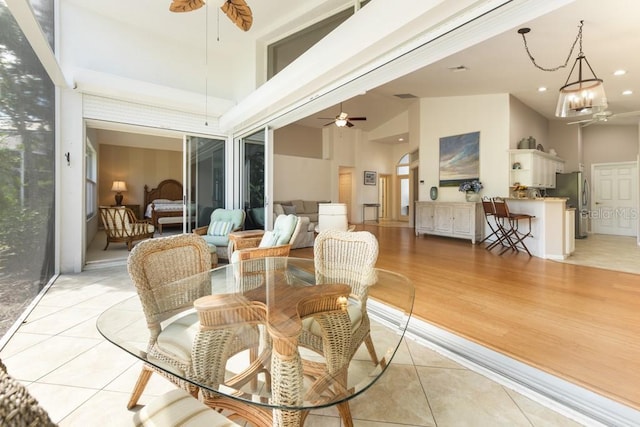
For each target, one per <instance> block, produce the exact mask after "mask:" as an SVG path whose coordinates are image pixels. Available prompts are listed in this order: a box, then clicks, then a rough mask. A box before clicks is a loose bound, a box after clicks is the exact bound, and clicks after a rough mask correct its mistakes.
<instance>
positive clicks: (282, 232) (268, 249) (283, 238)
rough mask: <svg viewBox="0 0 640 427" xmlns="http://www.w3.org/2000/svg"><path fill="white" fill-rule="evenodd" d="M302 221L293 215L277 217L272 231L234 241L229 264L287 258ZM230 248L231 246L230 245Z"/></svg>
mask: <svg viewBox="0 0 640 427" xmlns="http://www.w3.org/2000/svg"><path fill="white" fill-rule="evenodd" d="M301 227H302V221H300V218H298V217H297V216H295V215H279V216H278V218H276V221H275V223H274V224H273V230H272V231H266V232H265V233H264V234H263V235H262V236H258V237H250V238H242V239H234V242H233V243H234V244H233V247H234V249H235V250H234V251H233V252H232V253H231V257H230V260H231V262H237V261H239V260H245V259H255V258H264V257H277V256H289V251H290V250H291V244H292V243H293V242H294V241H295V240H296V238H297V237H298V234H299V233H300V229H301ZM230 247H231V245H230Z"/></svg>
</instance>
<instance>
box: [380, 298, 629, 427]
mask: <svg viewBox="0 0 640 427" xmlns="http://www.w3.org/2000/svg"><path fill="white" fill-rule="evenodd" d="M368 308H369V310H370V311H371V314H372V316H371V317H372V318H374V319H376V320H378V321H381V322H385V321H387V319H393V318H396V319H397V318H398V317H397V316H398V313H393V312H392V310H391V309H390V308H389V307H388V306H386V305H384V304H381V303H379V302H377V301H373V300H371V299H369V302H368ZM406 337H407V338H409V339H413V340H415V341H417V342H419V343H421V344H423V345H425V346H426V347H428V348H430V349H432V350H434V351H436V352H438V353H440V354H442V355H443V356H445V357H447V358H449V359H451V360H454V361H455V362H457V363H460V364H461V365H463V366H465V367H467V368H468V369H470V370H472V371H474V372H477V373H479V374H482V375H484V376H486V377H488V378H489V379H491V380H492V381H495V382H497V383H499V384H502V385H503V386H505V387H508V388H510V389H513V390H515V391H517V392H519V393H521V394H523V395H525V396H527V397H528V398H530V399H532V400H534V401H536V402H538V403H540V404H542V405H544V406H546V407H549V408H551V409H553V410H554V411H556V412H558V413H561V414H562V415H564V416H566V417H568V418H571V419H573V420H575V421H576V422H579V423H581V424H583V425H586V426H594V427H595V426H616V427H618V426H619V427H634V426H639V425H640V411H637V410H635V409H633V408H631V407H629V406H626V405H623V404H621V403H619V402H616V401H614V400H611V399H609V398H607V397H604V396H601V395H599V394H597V393H594V392H592V391H590V390H587V389H585V388H583V387H580V386H577V385H575V384H573V383H571V382H568V381H566V380H563V379H561V378H558V377H556V376H553V375H550V374H548V373H546V372H544V371H541V370H539V369H536V368H534V367H532V366H529V365H527V364H525V363H522V362H519V361H517V360H514V359H512V358H510V357H508V356H505V355H503V354H501V353H498V352H496V351H493V350H490V349H488V348H486V347H483V346H481V345H479V344H476V343H474V342H472V341H469V340H467V339H465V338H462V337H460V336H458V335H455V334H453V333H450V332H447V331H445V330H443V329H440V328H438V327H436V326H434V325H432V324H430V323H428V322H425V321H422V320H420V319H416V318H413V317H412V318H411V319H410V320H409V325H408V327H407V331H406Z"/></svg>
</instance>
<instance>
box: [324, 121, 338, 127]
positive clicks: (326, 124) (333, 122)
mask: <svg viewBox="0 0 640 427" xmlns="http://www.w3.org/2000/svg"><path fill="white" fill-rule="evenodd" d="M332 124H335V120H334V121H332V122H329V123H325V124H323V125H322V126H329V125H332Z"/></svg>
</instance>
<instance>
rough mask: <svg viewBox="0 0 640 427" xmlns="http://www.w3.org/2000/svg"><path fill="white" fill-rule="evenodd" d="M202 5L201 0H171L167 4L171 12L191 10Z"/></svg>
mask: <svg viewBox="0 0 640 427" xmlns="http://www.w3.org/2000/svg"><path fill="white" fill-rule="evenodd" d="M202 6H204V1H203V0H173V2H172V3H171V4H170V5H169V10H170V11H171V12H176V13H180V12H191V11H192V10H197V9H200V8H201V7H202Z"/></svg>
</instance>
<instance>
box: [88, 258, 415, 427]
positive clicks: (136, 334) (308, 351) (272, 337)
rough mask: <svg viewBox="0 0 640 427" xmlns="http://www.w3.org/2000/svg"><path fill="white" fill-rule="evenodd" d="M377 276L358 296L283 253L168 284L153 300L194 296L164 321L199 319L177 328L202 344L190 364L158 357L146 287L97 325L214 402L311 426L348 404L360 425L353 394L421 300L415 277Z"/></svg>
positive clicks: (277, 421)
mask: <svg viewBox="0 0 640 427" xmlns="http://www.w3.org/2000/svg"><path fill="white" fill-rule="evenodd" d="M368 277H369V278H368V280H367V283H366V290H367V292H366V296H365V297H364V299H363V298H360V299H355V297H354V294H353V292H352V289H353V288H352V287H353V284H350V285H351V286H350V285H348V284H344V283H340V282H339V281H337V282H336V283H332V282H330V283H327V281H326V280H325V283H323V284H316V275H315V267H314V261H313V259H303V258H293V257H283V258H263V259H253V260H246V261H241V262H238V263H232V264H228V265H222V266H220V267H218V268H215V269H212V270H210V271H208V272H205V273H201V274H198V275H195V276H191V277H188V278H185V279H183V280H180V281H177V282H172V283H168V284H166V285H163V287H166V289H164V290H163V292H158V293H156V295H162V296H161V297H156V298H157V299H156V300H155V301H151V303H152V304H156V305H159V306H162V305H163V304H165V302H166V301H163V299H172V300H175V299H176V298H177V299H184V300H185V301H186V302H187V304H183V306H184V308H183V309H180V310H177V312H176V313H175V314H174V315H173V317H171V318H170V319H169V320H167V321H165V322H163V324H162V327H163V328H164V327H166V325H168V324H170V323H172V322H181V321H182V322H184V321H185V320H184V319H188V318H192V319H196V321H195V322H194V324H193V326H192V327H189V328H188V331H187V332H185V335H186V336H182V337H171V339H175V340H185V339H186V340H190V342H191V343H192V344H191V355H190V359H191V360H190V361H189V362H188V365H189V367H188V368H187V369H186V370H185V371H184V372H176V371H175V370H172V369H171V368H169V367H167V365H166V364H164V363H162V361H159V360H157V359H155V358H153V357H149V354H148V346H149V343H150V338H151V333H150V328H149V327H148V319H147V317H146V316H145V312H144V309H143V304H142V303H141V300H140V297H139V296H138V295H136V296H133V297H129V298H127V299H124V300H122V301H121V302H119V303H117V304H115V305H114V306H112V307H110V308H109V309H107V310H106V311H104V312H103V313H102V314H101V315H100V316H99V318H98V320H97V328H98V330H99V331H100V333H101V334H102V335H103V336H104V337H105V338H106V339H107V340H108V341H110V342H111V343H113V344H115V345H116V346H118V347H120V348H121V349H123V350H124V351H126V352H128V353H130V354H132V355H133V356H135V357H136V358H138V359H140V360H142V361H144V362H145V363H147V364H148V366H150V367H151V368H152V369H154V370H157V371H158V370H159V371H162V372H166V373H168V374H171V375H176V376H178V377H180V378H181V379H183V380H184V381H187V382H188V383H191V384H193V385H194V386H196V387H198V388H199V390H200V391H201V392H202V393H203V394H205V395H208V396H209V397H210V398H209V399H208V400H205V403H207V404H209V405H210V406H213V407H216V408H218V409H220V408H222V409H224V408H234V410H235V411H236V412H239V413H242V408H246V410H247V412H248V413H254V414H255V413H256V411H257V412H258V413H263V414H267V415H266V416H265V417H262V418H260V416H259V417H257V418H256V417H254V418H253V419H254V420H255V419H267V420H268V421H267V422H265V424H267V425H278V426H289V425H302V424H303V423H304V419H305V417H306V414H307V413H308V411H309V410H311V409H315V408H321V407H326V406H331V405H338V409H339V412H340V414H341V416H342V418H343V421H345V424H346V425H351V419H350V418H351V415H350V413H349V410H348V402H347V401H348V400H349V399H351V398H353V397H355V396H357V395H359V394H360V393H362V392H364V391H365V390H367V389H368V388H369V386H371V385H372V384H373V383H374V382H375V381H376V380H377V379H378V378H379V377H380V376H381V375H382V374H383V373H384V372H385V369H386V367H387V366H388V365H389V362H390V361H391V360H392V358H393V356H394V354H395V353H396V351H397V350H398V347H399V345H400V343H401V342H402V339H403V336H404V333H405V331H406V328H407V325H408V322H409V319H410V317H411V312H412V308H413V302H414V288H413V285H412V283H411V281H410V280H409V279H407V278H406V277H404V276H402V275H400V274H397V273H394V272H391V271H387V270H382V269H374V271H373V272H372V274H369V275H368ZM189 300H192V301H193V303H192V304H191V302H190V301H189ZM147 303H149V302H147ZM354 307H355V308H354ZM359 310H364V311H363V313H359ZM196 314H197V317H195V315H196ZM344 319H346V321H343V320H344ZM365 321H366V322H370V326H369V330H370V338H371V339H370V340H365V341H364V342H365V343H366V344H367V345H359V343H358V342H356V343H355V345H354V343H352V342H351V339H352V338H354V337H353V334H352V331H353V330H355V329H356V328H357V327H358V326H359V324H360V323H363V322H365ZM345 322H346V324H345ZM354 339H355V338H354ZM314 340H315V341H314ZM369 343H372V346H373V348H372V349H370V348H368V346H369ZM354 347H355V348H354ZM372 354H374V355H375V356H377V360H375V361H374V360H372V359H374V358H375V356H372ZM238 408H241V409H240V410H238ZM248 419H251V417H248Z"/></svg>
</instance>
